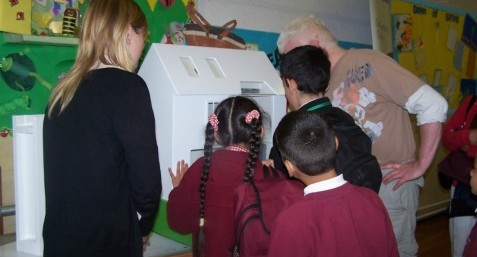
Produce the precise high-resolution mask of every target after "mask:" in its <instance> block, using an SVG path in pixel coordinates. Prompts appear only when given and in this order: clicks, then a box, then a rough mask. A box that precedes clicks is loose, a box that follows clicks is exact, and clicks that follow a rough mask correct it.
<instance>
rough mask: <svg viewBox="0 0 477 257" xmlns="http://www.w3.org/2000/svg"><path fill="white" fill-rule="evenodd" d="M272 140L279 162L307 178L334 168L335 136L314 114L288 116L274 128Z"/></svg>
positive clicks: (319, 117) (291, 113) (316, 114)
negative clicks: (278, 155) (279, 157)
mask: <svg viewBox="0 0 477 257" xmlns="http://www.w3.org/2000/svg"><path fill="white" fill-rule="evenodd" d="M275 139H276V141H277V146H278V150H279V151H280V154H281V156H282V158H283V161H285V160H288V161H290V162H292V163H293V164H295V165H296V166H297V167H298V168H299V169H300V171H301V172H303V173H304V174H306V175H309V176H315V175H319V174H323V173H325V172H327V171H329V170H330V169H332V168H334V163H335V156H336V141H335V133H334V131H333V128H332V127H331V126H330V124H329V123H328V122H327V121H326V120H324V119H323V118H322V117H321V116H320V114H319V113H317V112H305V111H295V112H290V113H288V114H287V115H285V117H283V119H282V120H281V121H280V123H279V124H278V126H277V129H276V130H275Z"/></svg>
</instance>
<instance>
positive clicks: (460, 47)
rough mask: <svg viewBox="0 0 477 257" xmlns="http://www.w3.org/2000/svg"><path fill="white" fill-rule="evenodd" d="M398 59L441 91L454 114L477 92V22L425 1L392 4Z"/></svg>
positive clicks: (396, 1) (393, 2) (462, 14)
mask: <svg viewBox="0 0 477 257" xmlns="http://www.w3.org/2000/svg"><path fill="white" fill-rule="evenodd" d="M391 14H392V28H393V48H394V51H393V53H394V58H395V59H396V60H398V62H399V63H400V64H401V65H402V66H403V67H405V68H406V69H408V70H410V71H411V72H413V73H414V74H416V75H417V76H419V77H420V78H421V79H423V80H425V81H426V82H427V83H428V84H429V85H431V86H433V87H434V88H435V89H436V90H437V91H439V92H440V93H441V94H442V95H443V96H444V97H445V98H446V99H447V101H448V103H449V111H450V113H452V112H453V110H454V109H455V108H456V107H457V106H458V104H459V102H460V101H461V100H462V99H463V97H465V96H466V95H467V94H475V93H476V86H477V84H476V80H475V79H476V69H475V67H476V58H475V51H476V49H475V42H476V34H475V32H474V31H475V27H476V21H475V19H473V18H472V17H471V16H470V15H468V14H465V13H462V12H459V11H457V10H448V9H444V8H443V7H441V6H437V5H433V6H429V5H425V4H424V3H423V1H398V0H395V1H392V2H391Z"/></svg>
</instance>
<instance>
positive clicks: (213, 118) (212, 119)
mask: <svg viewBox="0 0 477 257" xmlns="http://www.w3.org/2000/svg"><path fill="white" fill-rule="evenodd" d="M209 123H210V125H212V127H213V128H214V132H217V131H218V130H219V119H217V115H215V113H212V114H210V116H209Z"/></svg>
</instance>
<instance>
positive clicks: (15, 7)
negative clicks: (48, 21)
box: [0, 0, 32, 34]
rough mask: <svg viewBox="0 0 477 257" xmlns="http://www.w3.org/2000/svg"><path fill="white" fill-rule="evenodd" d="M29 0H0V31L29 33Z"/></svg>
mask: <svg viewBox="0 0 477 257" xmlns="http://www.w3.org/2000/svg"><path fill="white" fill-rule="evenodd" d="M31 6H32V5H31V0H9V1H7V0H2V1H0V31H7V32H11V33H20V34H30V33H31V32H30V31H31Z"/></svg>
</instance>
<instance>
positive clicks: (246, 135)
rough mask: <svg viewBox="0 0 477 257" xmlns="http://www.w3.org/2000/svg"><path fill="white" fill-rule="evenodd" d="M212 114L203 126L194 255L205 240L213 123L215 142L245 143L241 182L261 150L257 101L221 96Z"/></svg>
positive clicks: (252, 169)
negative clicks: (196, 234) (207, 186)
mask: <svg viewBox="0 0 477 257" xmlns="http://www.w3.org/2000/svg"><path fill="white" fill-rule="evenodd" d="M257 114H258V115H257ZM211 116H213V117H216V118H217V120H216V121H217V123H216V124H212V122H208V123H207V126H206V129H205V144H204V164H203V166H202V173H201V183H200V205H199V206H200V210H199V213H200V220H199V225H200V228H199V236H198V243H197V247H196V249H195V251H196V255H195V256H202V246H203V243H204V234H203V225H204V222H205V217H204V216H205V197H206V196H205V187H206V185H207V180H208V177H209V169H210V161H211V157H212V152H213V146H214V142H215V140H214V132H215V130H214V125H215V126H216V132H217V135H218V141H219V142H218V143H219V144H220V145H221V146H224V147H226V146H230V145H236V144H246V145H248V158H247V161H246V170H245V174H244V178H243V181H244V182H248V181H250V180H251V178H252V176H253V172H254V170H255V165H256V163H257V160H258V157H259V153H260V144H261V134H262V124H263V116H264V115H263V112H262V111H261V109H260V107H259V106H258V104H256V103H255V102H254V101H253V100H251V99H249V98H246V97H243V96H235V97H229V98H227V99H225V100H223V101H222V102H221V103H220V104H219V105H218V106H217V108H216V109H215V111H214V113H213V114H212V115H211ZM247 118H248V119H247Z"/></svg>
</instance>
